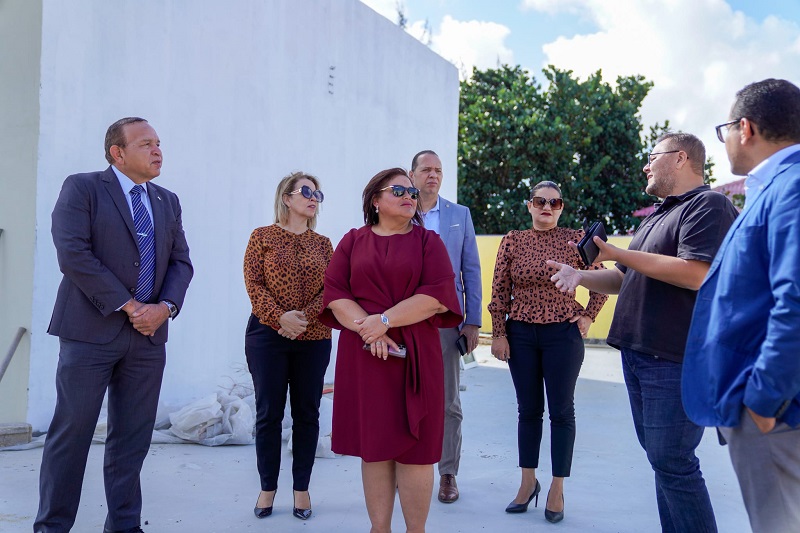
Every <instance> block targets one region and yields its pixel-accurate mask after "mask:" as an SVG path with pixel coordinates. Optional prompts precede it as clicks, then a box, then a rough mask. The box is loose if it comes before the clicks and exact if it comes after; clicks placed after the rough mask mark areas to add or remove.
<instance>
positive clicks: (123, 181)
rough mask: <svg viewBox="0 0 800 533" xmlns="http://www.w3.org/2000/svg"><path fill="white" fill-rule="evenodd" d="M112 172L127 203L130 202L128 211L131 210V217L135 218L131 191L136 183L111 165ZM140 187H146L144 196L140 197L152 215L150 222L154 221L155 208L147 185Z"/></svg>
mask: <svg viewBox="0 0 800 533" xmlns="http://www.w3.org/2000/svg"><path fill="white" fill-rule="evenodd" d="M111 170H113V171H114V174H115V175H116V176H117V180H118V181H119V185H120V187H122V192H123V196H125V201H126V202H128V209H130V210H131V216H133V204H132V203H131V189H133V187H134V185H136V183H134V181H133V180H132V179H130V178H129V177H128V176H126V175H125V174H123V173H122V171H121V170H120V169H118V168H117V167H115V166H114V165H111ZM140 185H141V186H142V187H144V194H140V195H139V197H140V198H141V199H142V204H143V205H144V207H145V209H147V214H148V215H150V220H153V208H152V207H151V206H150V196H149V195H148V194H147V183H141V184H140Z"/></svg>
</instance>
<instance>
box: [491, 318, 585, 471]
mask: <svg viewBox="0 0 800 533" xmlns="http://www.w3.org/2000/svg"><path fill="white" fill-rule="evenodd" d="M506 333H507V335H508V345H509V350H510V355H511V357H510V359H509V360H508V368H509V369H510V370H511V378H512V380H513V381H514V388H515V389H516V393H517V408H518V411H519V423H518V429H517V442H518V446H519V466H521V467H522V468H538V467H539V446H540V445H541V442H542V416H543V414H544V395H545V391H546V393H547V407H548V411H549V414H550V461H551V463H552V469H553V476H555V477H569V474H570V469H571V468H572V451H573V448H574V446H575V384H576V383H577V381H578V373H579V372H580V369H581V365H582V364H583V355H584V346H583V338H582V337H581V333H580V330H578V325H577V323H570V322H557V323H554V324H530V323H527V322H520V321H517V320H509V321H508V322H507V324H506Z"/></svg>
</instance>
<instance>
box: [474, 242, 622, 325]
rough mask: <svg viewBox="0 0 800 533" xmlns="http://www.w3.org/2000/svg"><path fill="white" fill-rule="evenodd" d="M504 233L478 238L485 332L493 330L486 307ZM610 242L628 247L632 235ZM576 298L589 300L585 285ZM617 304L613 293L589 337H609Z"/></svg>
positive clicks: (579, 288)
mask: <svg viewBox="0 0 800 533" xmlns="http://www.w3.org/2000/svg"><path fill="white" fill-rule="evenodd" d="M502 238H503V236H502V235H479V236H478V237H477V240H478V254H479V255H480V258H481V284H482V288H483V302H482V305H483V317H482V318H483V327H482V328H481V331H482V332H484V333H491V332H492V318H491V317H490V316H489V311H487V310H486V307H487V306H488V305H489V301H490V300H491V299H492V276H493V275H494V262H495V260H496V259H497V249H498V248H499V247H500V240H501V239H502ZM608 242H610V243H611V244H613V245H614V246H618V247H620V248H627V247H628V245H629V244H630V242H631V237H628V236H623V237H609V239H608ZM605 266H606V268H614V263H613V262H606V263H605ZM576 298H577V300H578V301H579V302H581V303H582V304H583V305H586V302H588V301H589V291H587V290H586V289H584V288H583V287H578V291H577V294H576ZM616 304H617V296H616V295H611V296H610V297H609V298H608V301H607V302H606V304H605V305H604V306H603V310H602V311H600V314H599V315H597V319H596V320H595V321H594V324H592V327H591V328H589V335H588V338H590V339H605V338H606V337H608V330H609V328H610V327H611V319H612V318H613V317H614V306H615V305H616Z"/></svg>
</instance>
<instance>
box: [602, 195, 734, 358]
mask: <svg viewBox="0 0 800 533" xmlns="http://www.w3.org/2000/svg"><path fill="white" fill-rule="evenodd" d="M737 214H738V213H737V211H736V208H735V207H734V206H733V204H732V203H731V202H730V200H728V198H727V197H726V196H725V195H723V194H720V193H718V192H714V191H712V190H711V188H710V187H709V186H708V185H702V186H700V187H697V188H696V189H692V190H691V191H689V192H686V193H684V194H682V195H680V196H667V197H666V198H665V199H664V202H663V203H661V204H656V210H655V212H654V213H653V214H652V215H650V216H648V217H647V218H645V219H644V220H643V221H642V223H641V224H640V225H639V228H638V229H637V230H636V233H635V234H634V236H633V240H632V241H631V244H630V246H629V247H628V249H629V250H641V251H643V252H650V253H654V254H661V255H670V256H673V257H680V258H681V259H694V260H697V261H705V262H707V263H711V261H712V260H713V259H714V255H715V254H716V253H717V250H718V249H719V246H720V245H721V244H722V240H723V239H724V238H725V234H726V233H727V232H728V228H730V226H731V224H732V223H733V220H734V219H735V218H736V216H737ZM617 268H618V269H620V270H621V271H622V272H623V273H624V274H625V277H624V278H623V280H622V287H621V288H620V291H619V298H618V300H617V305H616V307H615V309H614V320H613V322H612V323H611V329H610V331H609V333H608V339H607V342H608V344H610V345H611V346H613V347H615V348H617V349H621V348H629V349H633V350H637V351H640V352H644V353H647V354H650V355H654V356H658V357H663V358H664V359H669V360H671V361H676V362H679V363H680V362H682V361H683V352H684V348H685V347H686V337H687V335H688V333H689V325H690V323H691V321H692V312H693V311H694V301H695V298H696V296H697V291H693V290H691V289H682V288H680V287H676V286H675V285H670V284H669V283H664V282H663V281H658V280H655V279H653V278H648V277H647V276H645V275H644V274H640V273H639V272H636V271H635V270H633V269H629V268H627V267H625V266H624V265H621V264H619V263H617Z"/></svg>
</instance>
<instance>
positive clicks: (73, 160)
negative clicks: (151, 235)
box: [28, 0, 458, 429]
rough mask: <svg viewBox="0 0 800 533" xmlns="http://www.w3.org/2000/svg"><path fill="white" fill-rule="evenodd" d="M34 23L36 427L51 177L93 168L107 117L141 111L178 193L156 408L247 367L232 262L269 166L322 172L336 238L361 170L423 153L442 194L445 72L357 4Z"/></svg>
mask: <svg viewBox="0 0 800 533" xmlns="http://www.w3.org/2000/svg"><path fill="white" fill-rule="evenodd" d="M41 33H42V53H41V84H42V86H41V121H40V124H39V130H40V131H41V136H40V142H39V161H38V176H37V180H38V193H37V196H36V228H37V233H36V235H37V238H36V250H35V258H36V268H35V283H34V290H33V323H32V330H33V331H34V333H35V334H34V336H33V338H32V346H31V370H30V407H29V412H28V420H29V422H30V423H31V424H33V426H34V428H35V429H45V428H46V426H47V424H48V422H49V420H50V417H51V416H52V410H53V406H54V401H55V390H54V386H53V379H54V375H55V368H56V361H57V353H58V342H57V339H55V338H53V337H51V336H48V335H45V334H43V333H44V331H45V330H46V329H47V325H48V322H49V318H50V312H51V309H52V304H53V301H54V298H55V294H56V288H57V285H58V282H59V279H60V274H59V272H58V268H57V265H56V258H55V250H54V248H53V245H52V241H51V239H50V235H49V231H50V212H51V210H52V206H53V204H54V202H55V200H56V197H57V195H58V191H59V189H60V186H61V182H62V180H63V179H64V177H65V176H67V175H68V174H71V173H74V172H82V171H89V170H97V169H102V168H104V167H105V166H106V164H105V161H104V159H103V136H104V134H105V130H106V128H107V127H108V125H109V124H111V123H112V122H113V121H114V120H116V119H118V118H120V117H123V116H129V115H137V116H142V117H144V118H146V119H148V120H149V121H150V123H151V124H152V125H153V127H154V128H155V129H156V131H157V132H158V133H159V135H160V137H161V140H162V147H163V150H164V167H163V170H162V175H161V176H160V177H159V178H157V179H158V183H159V184H161V185H163V186H165V187H167V188H169V189H171V190H173V191H175V192H176V193H178V195H179V196H180V198H181V202H182V205H183V209H184V218H183V222H184V226H185V229H186V234H187V238H188V241H189V246H190V248H191V256H192V260H193V262H194V265H195V278H194V280H193V282H192V285H191V287H190V288H189V294H188V296H187V299H186V303H185V306H184V308H183V310H182V313H181V316H180V317H179V319H178V320H177V321H176V322H175V323H174V324H173V325H172V327H171V328H170V342H169V344H168V345H167V370H166V374H165V379H164V385H163V388H162V401H164V402H165V403H168V404H173V405H180V404H183V403H186V402H187V401H189V400H192V399H195V398H197V397H200V396H203V395H206V394H208V393H209V392H211V391H214V390H216V389H217V388H218V387H219V386H225V385H228V384H230V383H231V381H232V380H236V381H241V380H245V379H247V375H246V364H245V358H244V328H245V323H246V320H247V317H248V315H249V312H250V304H249V300H248V298H247V294H246V292H245V289H244V283H243V280H242V258H243V254H244V249H245V246H246V244H247V239H248V237H249V235H250V232H251V231H252V229H253V228H255V227H257V226H261V225H267V224H270V223H271V222H272V216H273V213H272V205H273V198H274V189H275V186H276V185H277V182H278V180H280V178H282V177H283V176H284V175H286V174H287V173H289V172H291V171H293V170H304V171H306V172H310V173H312V174H315V175H317V176H318V177H319V178H320V179H321V180H322V188H323V190H324V191H325V195H326V200H325V203H324V205H323V208H322V214H321V218H320V221H319V225H318V231H319V232H321V233H323V234H325V235H328V236H329V237H331V239H332V240H333V241H334V245H335V244H336V243H337V242H338V240H339V239H340V238H341V236H342V235H343V234H344V233H345V232H346V231H347V230H349V229H350V228H351V227H355V226H360V225H361V224H362V215H361V211H360V209H361V208H360V204H361V191H362V190H363V186H364V185H365V184H366V182H367V181H368V180H369V178H371V177H372V176H373V175H374V174H375V173H376V172H377V171H379V170H381V169H384V168H388V167H391V166H398V165H399V166H404V167H407V166H408V165H410V159H411V156H412V155H413V154H414V153H415V152H416V151H418V150H420V149H423V148H433V149H434V150H437V151H438V152H439V154H440V155H441V156H442V160H443V164H444V166H445V168H446V171H448V172H449V174H448V176H447V178H448V179H447V180H446V181H445V183H444V186H443V190H442V193H443V194H444V195H446V196H449V197H450V198H455V190H456V175H455V172H456V142H457V123H458V116H457V114H458V75H457V71H456V69H455V67H453V66H452V65H450V64H449V63H447V62H446V61H445V60H443V59H442V58H440V57H439V56H437V55H435V54H434V53H433V52H431V51H430V50H429V49H428V48H426V47H425V46H423V45H421V44H420V43H419V42H417V41H416V40H414V39H413V38H411V37H410V36H408V35H407V34H405V33H404V32H403V31H402V30H400V29H399V28H398V27H396V26H395V25H393V24H392V23H391V22H390V21H388V20H386V19H385V18H384V17H381V16H379V15H377V14H376V13H375V12H373V11H372V10H371V9H369V8H368V7H366V6H364V5H363V4H362V3H361V2H359V1H357V0H270V1H264V0H229V1H228V2H219V1H211V0H193V1H189V0H182V1H178V0H148V1H137V2H122V1H108V0H81V1H75V0H72V1H68V0H44V8H43V28H42V32H41ZM331 67H334V68H333V69H332V68H331ZM331 74H332V75H333V78H330V77H329V76H330V75H331ZM327 378H328V379H329V380H330V379H332V378H333V363H332V364H331V367H330V368H329V371H328V376H327Z"/></svg>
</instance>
